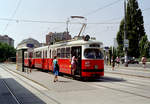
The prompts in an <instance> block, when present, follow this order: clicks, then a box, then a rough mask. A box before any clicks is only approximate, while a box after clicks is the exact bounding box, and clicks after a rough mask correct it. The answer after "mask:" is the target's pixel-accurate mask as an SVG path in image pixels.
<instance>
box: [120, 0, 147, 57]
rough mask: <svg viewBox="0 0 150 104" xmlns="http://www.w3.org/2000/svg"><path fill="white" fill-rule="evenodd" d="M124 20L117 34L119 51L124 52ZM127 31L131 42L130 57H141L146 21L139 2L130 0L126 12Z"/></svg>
mask: <svg viewBox="0 0 150 104" xmlns="http://www.w3.org/2000/svg"><path fill="white" fill-rule="evenodd" d="M123 26H124V19H123V20H122V21H121V24H120V30H119V32H118V33H117V42H118V46H119V47H118V51H119V52H120V53H122V52H123V40H124V27H123ZM126 31H127V39H128V40H129V47H128V55H129V56H134V57H139V56H140V50H139V41H140V40H141V39H142V37H143V36H145V29H144V21H143V16H142V12H141V9H140V8H139V6H138V2H137V0H128V3H127V11H126Z"/></svg>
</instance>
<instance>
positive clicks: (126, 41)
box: [124, 0, 129, 67]
mask: <svg viewBox="0 0 150 104" xmlns="http://www.w3.org/2000/svg"><path fill="white" fill-rule="evenodd" d="M128 46H129V41H128V40H127V30H126V0H124V51H125V56H124V59H125V67H128V53H127V52H128Z"/></svg>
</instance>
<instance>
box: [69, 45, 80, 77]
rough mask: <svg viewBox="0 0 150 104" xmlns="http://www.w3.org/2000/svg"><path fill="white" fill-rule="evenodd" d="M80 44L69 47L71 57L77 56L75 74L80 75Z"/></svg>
mask: <svg viewBox="0 0 150 104" xmlns="http://www.w3.org/2000/svg"><path fill="white" fill-rule="evenodd" d="M81 53H82V52H81V46H76V47H72V48H71V55H72V56H71V57H73V56H75V57H76V58H77V63H76V64H77V68H76V71H75V73H74V74H75V75H80V74H81V58H82V57H81V56H82V55H81Z"/></svg>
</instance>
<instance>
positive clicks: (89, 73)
mask: <svg viewBox="0 0 150 104" xmlns="http://www.w3.org/2000/svg"><path fill="white" fill-rule="evenodd" d="M101 76H104V69H84V70H83V71H82V77H87V78H99V77H101Z"/></svg>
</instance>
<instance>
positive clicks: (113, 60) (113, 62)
mask: <svg viewBox="0 0 150 104" xmlns="http://www.w3.org/2000/svg"><path fill="white" fill-rule="evenodd" d="M111 64H112V70H114V67H115V59H114V57H113V56H112V57H111Z"/></svg>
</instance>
